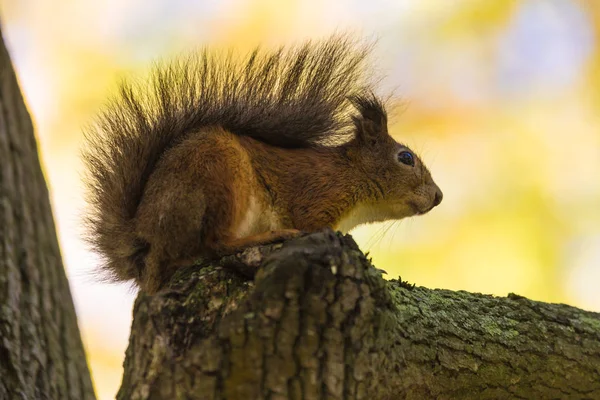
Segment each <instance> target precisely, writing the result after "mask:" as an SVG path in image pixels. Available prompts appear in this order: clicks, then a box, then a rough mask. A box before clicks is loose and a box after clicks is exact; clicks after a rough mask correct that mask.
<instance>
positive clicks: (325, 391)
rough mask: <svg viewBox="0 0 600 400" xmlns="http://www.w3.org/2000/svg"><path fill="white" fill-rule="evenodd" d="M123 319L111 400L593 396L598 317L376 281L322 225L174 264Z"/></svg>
mask: <svg viewBox="0 0 600 400" xmlns="http://www.w3.org/2000/svg"><path fill="white" fill-rule="evenodd" d="M258 265H260V268H259V270H258V273H257V275H256V278H255V281H254V283H252V282H249V281H247V280H245V279H244V278H243V277H241V275H240V274H239V273H235V272H233V270H234V269H236V268H237V269H240V268H241V269H242V270H244V271H248V268H254V267H256V266H258ZM134 317H135V318H134V321H133V326H132V334H131V338H130V344H129V348H128V350H127V357H126V360H125V375H124V379H123V384H122V387H121V390H120V392H119V395H118V398H119V399H130V398H131V399H163V398H164V399H167V398H169V399H172V398H186V399H227V400H232V399H244V400H246V399H267V398H268V399H325V398H327V399H363V398H368V399H402V398H410V399H424V398H452V399H501V398H527V399H533V398H535V399H542V398H561V399H564V398H574V399H575V398H577V399H584V398H587V399H592V398H600V314H597V313H592V312H586V311H583V310H579V309H576V308H573V307H569V306H566V305H560V304H546V303H541V302H535V301H531V300H528V299H525V298H523V297H520V296H517V295H509V296H508V297H507V298H498V297H493V296H486V295H480V294H472V293H467V292H452V291H448V290H430V289H426V288H421V287H414V288H413V287H411V286H410V285H407V284H405V283H402V282H399V281H385V280H384V279H382V277H381V271H380V270H377V269H376V268H374V267H373V266H372V265H371V264H370V262H369V261H368V260H367V259H366V258H365V256H364V255H363V254H362V253H361V251H360V250H359V249H358V247H357V246H356V244H355V243H354V241H353V240H352V239H351V237H350V236H342V235H341V234H334V233H333V232H331V231H328V232H321V233H315V234H311V235H307V236H304V237H301V238H298V239H295V240H292V241H289V242H287V243H285V244H283V245H277V246H270V247H264V248H252V249H248V250H246V251H245V252H244V253H242V254H241V255H238V256H231V257H226V258H224V259H222V260H221V261H219V262H218V263H215V264H213V265H208V266H204V267H199V266H196V267H192V268H189V269H186V270H182V271H181V272H180V273H179V274H178V275H177V276H176V277H175V278H174V280H173V282H172V284H171V286H170V287H169V288H168V289H166V290H165V291H163V292H161V293H159V294H157V295H155V296H152V297H149V296H145V295H140V296H139V298H138V299H137V301H136V304H135V308H134Z"/></svg>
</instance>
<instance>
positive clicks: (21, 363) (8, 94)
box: [0, 33, 94, 400]
mask: <svg viewBox="0 0 600 400" xmlns="http://www.w3.org/2000/svg"><path fill="white" fill-rule="evenodd" d="M0 36H1V33H0ZM0 42H1V43H0V47H1V48H0V399H10V400H12V399H61V400H62V399H65V400H69V399H72V400H87V399H93V398H94V392H93V389H92V382H91V379H90V374H89V371H88V367H87V363H86V359H85V353H84V351H83V344H82V342H81V337H80V335H79V328H78V327H77V318H76V316H75V308H74V307H73V300H72V298H71V293H70V290H69V284H68V282H67V277H66V275H65V271H64V268H63V265H62V261H61V256H60V251H59V248H58V241H57V238H56V230H55V227H54V221H53V219H52V211H51V210H50V202H49V197H48V190H47V188H46V182H45V181H44V176H43V174H42V170H41V168H40V163H39V159H38V154H37V147H36V143H35V138H34V135H33V126H32V123H31V119H30V117H29V114H28V112H27V109H26V107H25V104H24V103H23V98H22V96H21V91H20V89H19V86H18V84H17V80H16V78H15V74H14V71H13V68H12V65H11V62H10V58H9V56H8V53H7V51H6V48H5V46H4V42H3V41H2V40H1V39H0Z"/></svg>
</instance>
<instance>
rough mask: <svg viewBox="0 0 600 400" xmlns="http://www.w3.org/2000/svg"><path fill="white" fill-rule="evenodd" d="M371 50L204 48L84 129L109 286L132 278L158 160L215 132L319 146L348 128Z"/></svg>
mask: <svg viewBox="0 0 600 400" xmlns="http://www.w3.org/2000/svg"><path fill="white" fill-rule="evenodd" d="M368 53H369V47H368V46H365V45H363V44H360V43H357V42H356V41H353V40H351V39H349V38H348V37H345V36H334V37H332V38H329V39H327V40H324V41H321V42H315V43H312V42H307V43H305V44H303V45H300V46H296V47H291V48H287V49H285V48H280V49H278V50H274V51H263V50H260V49H257V50H255V51H253V52H252V53H250V54H249V55H248V56H246V57H244V58H234V57H233V56H232V55H231V54H216V53H211V52H209V51H206V50H205V51H203V52H201V53H200V54H197V55H194V56H190V57H187V58H185V59H179V60H177V61H175V62H173V63H170V64H159V65H156V66H155V67H154V69H153V71H152V73H151V76H150V79H148V80H147V81H146V82H143V83H137V84H132V83H130V82H125V83H122V84H121V86H120V91H119V94H118V95H117V96H116V97H115V98H113V100H112V101H111V102H110V103H109V105H108V106H107V107H106V108H105V109H104V111H103V112H102V113H101V115H100V116H99V117H98V119H97V121H96V123H95V124H94V125H93V127H92V128H91V129H89V130H88V131H87V132H86V147H85V149H84V155H83V157H84V161H85V163H86V167H87V171H88V174H87V178H86V184H87V189H88V198H87V200H88V203H89V210H88V213H87V215H86V221H87V224H88V227H89V229H88V233H89V234H88V241H89V242H90V243H91V244H92V246H93V248H94V249H95V251H97V252H98V253H99V254H100V255H101V256H102V257H103V259H104V270H105V272H107V273H108V277H109V278H112V279H114V280H129V279H136V278H138V277H139V275H140V272H141V268H142V267H143V255H144V251H145V250H146V249H147V246H148V244H147V243H144V242H143V241H141V240H140V239H139V238H137V237H136V234H135V230H134V229H135V228H134V218H135V215H136V210H137V208H138V205H139V203H140V199H141V197H142V194H143V192H144V187H145V185H146V182H147V180H148V177H149V176H150V174H151V173H152V171H153V170H154V168H155V165H156V163H157V161H158V160H159V158H160V157H161V155H162V154H163V153H164V152H165V151H166V150H168V149H169V148H170V147H172V146H173V145H174V144H176V143H177V142H178V141H180V140H182V138H184V137H185V136H186V135H187V134H189V133H190V132H194V131H198V130H199V129H201V128H202V127H206V126H211V125H219V126H222V127H223V128H225V129H226V130H229V131H231V132H232V133H234V134H238V135H244V136H250V137H252V138H255V139H257V140H260V141H263V142H265V143H269V144H271V145H274V146H279V147H288V148H298V147H317V146H322V145H324V144H326V143H327V142H332V141H336V140H338V139H340V138H341V137H346V136H347V135H348V134H349V133H350V132H351V129H352V125H353V123H352V118H351V114H352V105H351V104H350V102H349V101H348V97H349V96H352V95H360V94H361V93H366V92H368V91H370V87H369V84H368V82H367V78H368V76H367V75H366V74H365V72H366V71H365V66H366V65H365V64H366V63H365V61H366V58H367V55H368Z"/></svg>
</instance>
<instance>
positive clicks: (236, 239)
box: [86, 38, 442, 293]
mask: <svg viewBox="0 0 600 400" xmlns="http://www.w3.org/2000/svg"><path fill="white" fill-rule="evenodd" d="M257 54H258V53H253V55H251V56H250V58H249V59H247V60H246V61H245V62H246V64H244V65H245V67H243V68H240V67H238V66H237V64H234V63H232V61H231V60H230V59H229V60H228V61H226V62H223V63H219V62H214V64H213V67H214V68H215V69H210V68H209V67H207V66H206V65H204V66H203V67H201V68H199V70H192V69H190V68H191V67H192V66H193V67H194V68H196V67H195V64H190V65H187V66H186V67H185V68H184V69H183V70H174V69H167V72H166V73H161V72H160V71H159V72H158V75H157V78H156V80H155V82H154V85H155V86H154V92H152V93H150V94H148V95H145V97H144V96H141V97H140V96H137V95H135V94H134V92H133V91H132V89H131V88H128V87H127V86H125V87H124V89H123V95H122V96H123V97H122V98H121V101H120V102H119V101H117V102H116V103H115V107H113V108H111V109H109V110H108V111H107V112H106V113H105V114H104V115H103V117H102V118H101V120H100V121H101V128H102V129H101V130H100V133H104V134H106V135H107V137H106V138H104V137H102V136H101V134H98V133H97V134H92V135H90V136H89V143H90V149H89V150H88V152H87V153H86V160H87V162H88V166H89V169H90V178H89V179H88V185H89V187H90V191H91V195H90V196H91V197H90V203H91V205H92V211H91V213H90V216H89V218H88V221H89V224H90V227H91V235H90V240H91V242H92V244H93V245H94V246H95V248H96V249H97V250H98V251H99V252H100V254H102V255H103V256H104V258H105V260H106V264H105V270H106V271H108V272H109V273H110V275H111V276H112V277H113V278H114V279H116V280H130V279H133V280H135V281H136V283H137V284H138V285H139V286H140V287H141V288H142V289H144V290H146V291H148V292H151V293H152V292H155V291H157V290H159V289H160V288H161V287H162V285H163V284H164V283H165V282H167V281H168V280H169V278H170V277H171V276H172V274H173V273H174V271H175V270H176V269H177V268H178V267H179V266H181V265H183V264H185V263H189V262H191V261H190V260H193V259H195V258H198V257H215V256H221V255H224V254H230V253H233V252H236V251H239V250H240V249H243V248H244V247H247V246H251V245H256V244H265V243H270V242H274V241H278V240H282V239H286V238H289V237H293V236H295V235H297V234H298V233H299V232H300V231H315V230H319V229H322V228H325V227H331V228H335V229H342V230H348V229H351V228H352V227H354V226H356V225H358V224H361V223H368V222H375V221H382V220H386V219H400V218H404V217H408V216H411V215H415V214H420V213H424V212H427V211H429V210H430V209H431V208H433V207H434V206H436V205H437V204H439V202H440V201H441V197H442V195H441V191H440V190H439V188H438V187H437V185H436V184H435V183H434V182H433V180H432V178H431V175H430V173H429V171H428V170H427V168H426V167H425V165H424V164H423V163H422V162H421V160H420V159H419V158H418V157H417V156H416V155H414V162H415V164H414V166H412V165H405V164H403V163H401V162H399V161H398V157H397V156H398V154H399V153H400V152H401V151H410V150H409V149H408V148H406V146H403V145H401V144H399V143H396V142H395V141H394V140H393V139H392V138H391V136H390V135H389V134H388V132H387V116H386V113H385V110H384V107H383V104H382V103H381V102H380V101H379V100H378V99H377V98H376V97H375V96H373V95H372V94H370V93H371V92H370V88H369V87H368V86H361V85H362V84H359V83H358V82H359V81H360V79H361V78H360V73H359V65H360V64H361V62H362V60H363V58H364V56H365V52H364V49H363V50H354V49H353V47H352V45H351V43H350V42H349V41H347V40H341V39H340V38H333V39H330V40H329V41H325V42H322V43H320V44H316V45H313V44H307V45H305V46H303V47H300V48H299V49H297V50H294V51H290V52H288V53H285V52H282V51H280V52H275V53H271V54H267V55H263V58H260V57H259V56H258V55H257ZM204 57H208V56H207V55H206V54H205V55H204ZM205 61H206V63H208V64H210V63H211V62H213V61H212V59H210V58H208V59H205ZM278 62H279V63H280V64H279V65H278V66H277V65H276V66H273V65H271V64H273V63H275V64H277V63H278ZM257 65H258V67H257ZM209 66H210V65H209ZM217 67H218V68H217ZM223 68H226V69H225V70H223ZM192 72H194V73H198V74H200V75H199V76H195V75H193V74H192ZM216 73H218V74H222V76H221V75H214V74H216ZM182 74H183V75H184V76H185V79H184V80H180V79H179V78H181V75H182ZM203 74H204V75H203ZM211 74H212V75H211ZM240 74H241V75H240ZM207 75H210V76H208V77H207ZM239 76H241V77H239ZM219 77H220V78H219ZM223 77H225V78H223ZM192 78H193V79H192ZM221 78H222V79H221ZM275 78H277V79H280V80H273V79H275ZM194 79H195V80H194ZM270 80H273V81H271V82H270ZM169 82H170V83H172V84H173V88H172V89H169V87H168V85H167V84H168V83H169ZM190 82H191V83H190ZM274 82H279V84H278V85H277V86H276V87H274V86H270V87H269V86H268V85H272V84H273V83H274ZM265 83H266V84H267V86H265ZM242 84H245V85H254V89H253V87H247V86H243V88H242V87H241V86H240V85H242ZM186 85H191V86H186ZM211 85H212V86H211ZM177 90H179V91H181V93H180V94H181V96H183V100H182V99H180V98H178V97H177V95H178V93H177ZM228 90H231V93H229V92H228ZM190 93H192V94H193V93H195V94H196V95H197V96H199V98H198V99H196V98H194V97H193V96H191V94H190ZM136 96H137V97H136ZM153 107H155V108H158V110H154V109H153ZM223 107H225V109H223ZM243 107H246V108H247V109H246V108H243ZM252 107H254V109H252ZM352 108H353V109H354V111H353V112H351V110H352ZM278 111H280V112H279V113H278ZM348 132H350V133H351V135H352V136H351V139H350V140H346V141H345V142H343V143H342V144H339V143H338V144H337V145H331V144H329V145H327V144H326V142H328V141H335V140H336V138H338V139H339V138H347V137H348V136H347V135H348ZM338 142H339V140H338ZM411 154H414V153H412V152H411Z"/></svg>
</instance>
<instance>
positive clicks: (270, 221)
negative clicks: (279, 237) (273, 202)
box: [235, 196, 282, 238]
mask: <svg viewBox="0 0 600 400" xmlns="http://www.w3.org/2000/svg"><path fill="white" fill-rule="evenodd" d="M248 204H249V205H248V208H247V209H246V211H245V214H244V218H242V221H241V222H240V223H239V224H238V226H237V227H236V229H235V236H236V238H243V237H248V236H252V235H256V234H259V233H263V232H266V231H269V230H277V229H281V228H282V226H281V222H280V218H279V217H278V215H277V214H276V213H275V212H274V211H273V209H272V208H271V207H270V206H266V205H265V204H264V203H262V202H260V201H258V200H257V199H256V197H254V196H252V197H250V200H249V202H248Z"/></svg>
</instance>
